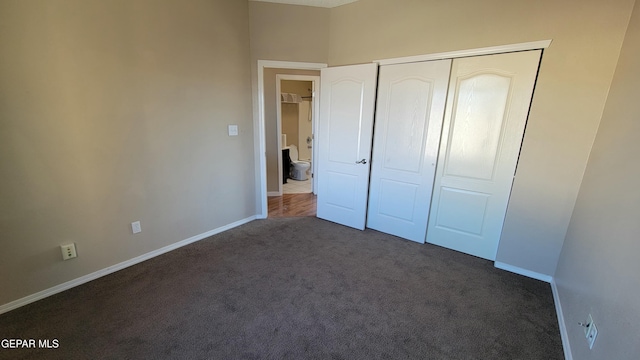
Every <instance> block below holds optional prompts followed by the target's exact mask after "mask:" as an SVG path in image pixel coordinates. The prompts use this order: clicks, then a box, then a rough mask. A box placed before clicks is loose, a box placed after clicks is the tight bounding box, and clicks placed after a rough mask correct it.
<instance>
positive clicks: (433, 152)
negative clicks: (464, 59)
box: [367, 60, 451, 243]
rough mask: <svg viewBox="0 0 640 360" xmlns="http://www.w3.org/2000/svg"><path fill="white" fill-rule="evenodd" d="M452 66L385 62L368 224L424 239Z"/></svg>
mask: <svg viewBox="0 0 640 360" xmlns="http://www.w3.org/2000/svg"><path fill="white" fill-rule="evenodd" d="M450 69H451V60H440V61H429V62H421V63H412V64H398V65H386V66H382V67H380V75H379V79H378V100H377V110H376V121H375V131H374V140H373V144H374V145H373V155H372V163H371V167H372V168H371V185H370V195H369V209H368V216H367V227H369V228H372V229H376V230H379V231H382V232H385V233H389V234H393V235H396V236H399V237H402V238H405V239H408V240H413V241H417V242H420V243H424V241H425V234H426V231H427V219H428V217H429V203H430V202H431V190H432V188H433V179H434V174H435V169H436V166H435V165H436V159H437V156H438V146H439V143H440V133H441V130H442V119H443V116H444V108H445V100H446V96H447V85H448V83H449V71H450Z"/></svg>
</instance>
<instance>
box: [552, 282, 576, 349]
mask: <svg viewBox="0 0 640 360" xmlns="http://www.w3.org/2000/svg"><path fill="white" fill-rule="evenodd" d="M551 292H553V303H554V304H555V306H556V316H558V327H559V328H560V338H561V339H562V350H563V351H564V358H565V360H573V355H572V354H571V345H570V344H569V333H568V332H567V325H566V323H565V321H564V314H563V312H562V304H561V303H560V295H559V294H558V286H557V285H556V280H555V279H552V280H551Z"/></svg>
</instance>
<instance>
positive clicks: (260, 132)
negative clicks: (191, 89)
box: [254, 60, 327, 219]
mask: <svg viewBox="0 0 640 360" xmlns="http://www.w3.org/2000/svg"><path fill="white" fill-rule="evenodd" d="M326 66H327V65H326V64H320V63H298V62H283V61H269V60H259V61H258V71H257V90H258V91H257V98H256V102H255V104H256V105H257V108H256V114H257V117H256V118H255V119H256V123H255V125H256V126H255V128H256V130H257V131H256V132H255V135H254V136H255V142H256V144H257V145H258V146H257V147H256V149H255V153H256V159H257V161H256V168H257V171H258V173H259V174H260V176H259V177H258V178H257V179H256V188H257V193H258V194H259V196H258V198H257V204H256V205H257V207H258V212H259V214H258V216H257V218H263V219H264V218H267V216H270V215H278V214H279V213H282V216H287V214H290V212H288V211H290V210H291V209H292V208H296V207H298V206H297V204H293V206H292V203H290V202H289V203H287V202H286V201H285V200H284V199H283V198H280V199H276V200H277V203H280V204H281V205H279V206H281V207H286V208H287V209H284V208H282V209H281V211H280V210H274V209H273V203H274V201H273V200H274V199H273V197H276V196H278V197H284V196H285V195H286V196H287V197H290V196H291V195H288V194H283V191H282V190H283V189H282V185H283V184H282V175H283V174H282V173H283V171H282V155H281V151H282V147H283V145H282V137H281V136H280V135H281V129H280V128H279V126H281V124H280V125H278V123H277V107H278V106H279V105H282V104H281V98H280V95H279V94H276V84H277V83H278V82H277V81H276V75H278V74H280V75H286V76H290V75H300V76H319V70H320V69H322V68H325V67H326ZM294 80H295V79H294ZM302 80H308V79H302ZM318 88H319V81H317V84H316V89H317V90H319V89H318ZM313 100H314V102H315V103H314V102H312V104H313V105H312V117H313V118H316V117H317V116H316V115H317V113H318V110H319V109H318V103H319V98H318V96H316V98H314V99H313ZM314 126H315V125H314ZM312 140H313V142H315V141H316V139H312ZM287 142H288V141H287ZM305 143H306V139H305ZM311 146H312V149H311V151H312V152H313V151H314V150H313V144H312V145H311ZM312 158H313V154H312V155H311V156H310V159H312ZM311 166H313V161H312V162H311ZM311 181H312V182H313V180H311ZM309 194H311V193H309ZM312 205H313V211H314V212H315V203H313V204H312Z"/></svg>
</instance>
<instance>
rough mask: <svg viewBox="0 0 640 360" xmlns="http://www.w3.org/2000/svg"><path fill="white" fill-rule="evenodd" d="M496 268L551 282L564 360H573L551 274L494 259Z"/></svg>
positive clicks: (556, 290) (556, 289) (556, 288)
mask: <svg viewBox="0 0 640 360" xmlns="http://www.w3.org/2000/svg"><path fill="white" fill-rule="evenodd" d="M494 266H495V267H497V268H498V269H502V270H506V271H510V272H512V273H516V274H519V275H522V276H526V277H530V278H533V279H536V280H540V281H544V282H547V283H549V284H551V292H552V293H553V303H554V305H555V307H556V315H557V316H558V327H559V328H560V338H561V339H562V349H563V351H564V358H565V360H573V356H572V355H571V346H570V345H569V334H568V333H567V326H566V324H565V322H564V315H563V313H562V305H561V304H560V297H559V296H558V287H557V286H556V281H555V279H554V278H553V276H550V275H545V274H540V273H537V272H535V271H531V270H527V269H523V268H519V267H517V266H513V265H509V264H505V263H501V262H499V261H496V262H495V264H494Z"/></svg>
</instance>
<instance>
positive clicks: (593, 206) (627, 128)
mask: <svg viewBox="0 0 640 360" xmlns="http://www.w3.org/2000/svg"><path fill="white" fill-rule="evenodd" d="M638 64H640V5H639V4H638V3H636V6H635V10H634V13H633V17H632V19H631V23H630V25H629V29H628V30H627V35H626V38H625V41H624V45H623V47H622V52H621V54H620V61H619V62H618V67H617V69H616V73H615V77H614V79H613V84H612V86H611V91H610V93H609V98H608V99H607V103H606V107H605V110H604V114H603V117H602V122H601V123H600V128H599V129H598V135H597V136H596V141H595V144H594V146H593V150H592V152H591V156H590V157H589V164H588V166H587V170H586V172H585V175H584V179H583V181H582V187H581V188H580V193H579V195H578V200H577V202H576V206H575V210H574V212H573V217H572V218H571V224H570V226H569V230H568V232H567V237H566V239H565V241H564V247H563V248H562V253H561V255H560V261H559V263H558V271H557V272H556V276H555V280H556V283H557V286H558V292H559V296H560V302H561V304H562V309H563V313H564V317H565V322H566V324H567V331H568V334H569V339H570V341H571V349H572V351H573V358H574V359H581V360H582V359H584V360H589V359H594V360H595V359H637V358H638V354H640V337H639V336H640V311H639V310H638V299H640V262H639V261H638V255H639V254H640V241H638V236H639V235H638V234H640V221H638V215H639V214H640V191H639V190H638V179H640V162H639V161H638V154H640V102H638V94H640V68H639V67H638ZM589 313H591V314H592V315H593V319H594V321H595V323H596V325H597V327H598V330H599V333H598V337H597V339H596V343H595V346H594V347H593V349H592V350H589V348H588V347H587V342H586V341H585V338H584V333H583V331H582V328H580V327H579V326H576V325H575V324H577V323H578V322H584V321H585V319H586V318H587V315H588V314H589Z"/></svg>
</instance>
